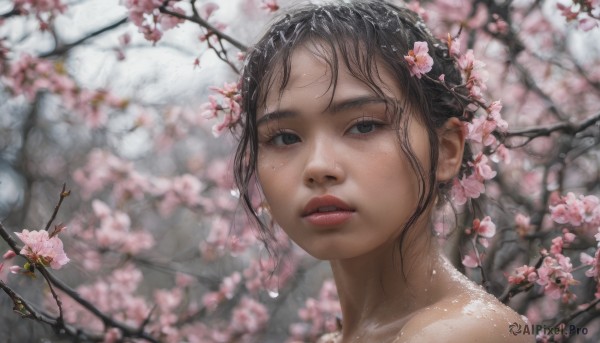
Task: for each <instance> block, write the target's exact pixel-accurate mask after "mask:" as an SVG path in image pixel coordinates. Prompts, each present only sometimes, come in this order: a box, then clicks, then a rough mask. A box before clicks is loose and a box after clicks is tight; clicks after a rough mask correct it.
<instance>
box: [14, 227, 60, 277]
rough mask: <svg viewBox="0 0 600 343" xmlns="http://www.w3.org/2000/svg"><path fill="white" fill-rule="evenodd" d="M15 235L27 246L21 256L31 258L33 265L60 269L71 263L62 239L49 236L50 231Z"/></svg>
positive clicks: (24, 231)
mask: <svg viewBox="0 0 600 343" xmlns="http://www.w3.org/2000/svg"><path fill="white" fill-rule="evenodd" d="M15 235H17V237H19V239H20V240H21V241H22V242H23V243H24V244H25V246H23V249H21V251H20V254H21V255H24V256H26V257H27V258H29V259H30V260H31V261H32V262H33V263H36V264H40V265H42V266H50V267H51V268H52V269H60V268H62V266H64V265H65V264H67V263H68V262H69V258H68V257H67V255H66V254H65V252H64V250H63V243H62V241H61V240H60V238H58V237H57V236H49V235H48V231H46V230H39V231H29V230H23V231H22V232H16V233H15Z"/></svg>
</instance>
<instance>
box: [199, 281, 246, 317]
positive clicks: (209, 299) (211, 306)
mask: <svg viewBox="0 0 600 343" xmlns="http://www.w3.org/2000/svg"><path fill="white" fill-rule="evenodd" d="M241 281H242V275H241V274H240V273H239V272H234V273H233V274H231V275H229V276H227V277H225V278H223V281H222V282H221V285H220V286H219V290H218V291H216V292H208V293H206V294H204V296H203V297H202V304H203V305H204V307H206V309H208V310H209V311H214V310H216V309H217V307H218V306H219V304H221V303H222V302H223V301H224V300H225V299H231V298H233V296H234V295H235V290H236V289H237V287H238V285H239V284H240V282H241Z"/></svg>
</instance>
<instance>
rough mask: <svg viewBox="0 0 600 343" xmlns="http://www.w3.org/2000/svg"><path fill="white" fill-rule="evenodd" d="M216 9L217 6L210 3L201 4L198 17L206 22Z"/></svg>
mask: <svg viewBox="0 0 600 343" xmlns="http://www.w3.org/2000/svg"><path fill="white" fill-rule="evenodd" d="M218 9H219V5H217V4H215V3H214V2H212V1H210V2H207V3H205V4H203V5H202V7H200V8H199V9H198V13H199V14H200V17H202V19H205V20H207V19H208V18H209V17H210V16H211V15H212V14H213V13H214V12H215V11H216V10H218Z"/></svg>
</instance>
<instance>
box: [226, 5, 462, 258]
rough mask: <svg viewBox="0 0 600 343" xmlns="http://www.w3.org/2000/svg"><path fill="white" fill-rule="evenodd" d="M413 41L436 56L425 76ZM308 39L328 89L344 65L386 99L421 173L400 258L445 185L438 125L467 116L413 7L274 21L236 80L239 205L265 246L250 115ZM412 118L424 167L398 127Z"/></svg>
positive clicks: (445, 61)
mask: <svg viewBox="0 0 600 343" xmlns="http://www.w3.org/2000/svg"><path fill="white" fill-rule="evenodd" d="M418 41H422V42H427V44H428V47H429V49H430V50H429V54H430V55H431V57H432V58H433V60H434V62H433V69H432V70H431V71H430V72H429V73H427V76H428V77H429V78H426V77H423V78H421V79H419V78H417V77H414V76H411V75H410V71H409V68H408V64H407V62H406V61H405V60H404V55H407V54H408V51H409V50H411V49H413V46H414V43H415V42H418ZM307 43H310V44H313V45H315V46H317V48H318V51H319V56H318V57H319V58H322V59H323V60H324V61H325V62H326V63H327V65H328V68H330V70H331V73H332V79H331V84H330V87H332V90H333V92H332V94H334V93H335V87H336V83H337V75H338V72H339V70H340V65H339V63H343V66H344V67H346V68H347V69H348V71H349V72H350V73H351V74H352V75H353V76H354V77H356V78H357V79H358V80H361V81H362V82H364V83H365V84H366V85H368V86H369V87H370V88H371V89H372V90H373V91H374V92H375V93H376V94H377V95H378V96H380V97H382V98H383V99H385V101H386V106H387V109H388V112H389V113H390V114H391V117H392V118H393V119H394V127H395V128H396V129H397V132H398V140H399V143H400V146H401V150H402V152H403V154H404V155H405V156H406V158H407V159H408V161H409V162H410V165H411V167H412V169H413V170H414V172H415V173H416V175H417V176H418V179H419V199H418V202H417V205H416V209H415V211H414V212H413V214H412V215H411V216H410V217H409V219H408V220H407V222H406V223H405V224H404V226H403V228H402V231H401V233H400V236H399V237H398V241H397V243H398V249H399V251H400V254H401V255H400V256H401V258H402V244H403V241H404V240H405V238H406V235H407V233H408V229H409V228H410V227H411V226H412V225H413V224H414V223H415V222H416V221H417V220H418V219H419V218H420V217H421V216H422V215H423V213H425V212H426V211H427V209H428V208H430V206H431V204H432V203H433V201H434V200H435V195H436V194H435V193H436V192H438V191H441V192H445V191H446V190H447V189H448V186H447V185H448V183H445V182H441V183H439V182H438V181H437V180H436V176H435V175H436V170H437V164H438V163H437V161H438V155H439V153H438V150H439V139H438V129H439V128H441V127H442V126H443V125H444V123H445V122H446V121H447V120H448V119H450V118H452V117H457V118H459V119H461V120H466V119H467V118H466V116H467V114H468V111H467V110H466V104H464V103H462V102H461V101H460V98H458V97H456V96H455V95H454V94H452V92H450V91H449V90H448V89H447V88H445V87H444V85H443V84H441V83H440V82H435V81H434V80H437V79H438V78H439V77H440V76H441V75H442V74H443V75H444V78H445V81H446V83H447V84H453V85H460V84H461V83H462V79H461V74H460V72H459V71H458V69H457V68H456V66H455V63H454V60H453V59H452V58H451V57H450V56H449V52H448V49H447V47H446V45H445V44H444V43H442V42H441V41H439V40H437V39H435V38H434V37H433V36H432V34H431V33H430V31H429V30H428V28H427V27H426V26H425V24H424V22H423V21H422V19H421V18H420V17H419V16H418V15H417V14H416V13H414V12H412V11H410V10H409V9H407V8H403V7H399V6H396V5H393V4H390V3H388V2H385V1H376V0H366V1H343V2H342V1H336V2H329V3H326V4H320V5H317V4H306V5H303V6H302V7H297V8H295V9H292V10H291V11H289V12H287V13H286V14H284V15H283V16H281V17H280V18H279V19H278V20H276V21H275V22H274V24H272V26H271V27H270V29H269V30H268V31H267V32H266V33H265V34H264V36H263V37H262V38H261V39H260V40H259V41H258V43H256V44H255V45H254V46H253V47H251V48H250V49H249V51H248V52H247V56H246V60H245V65H244V68H243V71H242V76H241V80H240V89H241V95H242V106H241V107H242V123H241V132H239V144H238V147H237V151H236V155H235V160H234V176H235V181H236V185H237V187H238V189H239V192H240V200H241V202H242V206H243V207H244V208H245V209H246V211H247V212H248V213H249V215H250V217H251V218H253V219H254V220H255V221H256V223H257V224H258V226H259V229H260V238H261V240H262V241H263V243H264V244H265V246H266V248H267V251H269V252H271V251H270V250H269V242H270V241H272V240H273V239H274V235H273V232H272V230H271V229H270V227H269V224H268V221H265V220H264V218H263V217H262V215H261V214H260V213H259V211H258V210H257V209H256V208H255V206H254V205H253V203H252V194H251V193H252V189H254V188H253V187H254V186H256V184H255V182H256V167H257V158H258V153H259V149H258V148H259V144H258V140H259V139H258V132H257V125H256V116H257V112H258V111H259V109H260V108H261V106H264V104H265V100H266V98H267V95H268V93H269V92H271V91H272V90H279V92H280V93H279V96H281V93H282V92H283V89H284V88H285V86H286V84H287V83H288V81H289V76H290V71H291V68H292V67H293V66H292V65H291V58H292V55H293V53H294V52H295V50H296V49H297V48H299V47H301V46H303V45H305V44H307ZM381 68H385V69H386V70H387V71H388V72H389V73H391V75H392V77H393V78H394V79H395V80H396V83H397V84H396V85H394V86H397V87H399V89H400V90H401V92H402V93H403V95H404V99H391V98H389V96H386V95H385V93H384V92H383V90H382V89H381V87H380V86H378V83H377V82H376V81H378V80H380V79H379V73H378V71H377V69H381ZM379 84H381V83H379ZM332 97H333V95H332ZM332 99H333V98H332ZM408 114H410V115H408ZM412 116H416V118H415V119H416V120H418V121H419V122H420V123H421V124H423V125H424V127H425V128H426V130H427V134H428V139H429V146H430V161H429V165H430V168H429V170H424V168H423V166H422V164H421V163H420V162H419V160H418V159H417V157H416V156H415V154H414V152H413V151H412V149H411V147H410V144H409V142H408V132H407V130H405V128H406V127H407V125H402V123H404V124H406V123H407V120H410V119H411V117H412ZM464 160H465V158H463V161H464Z"/></svg>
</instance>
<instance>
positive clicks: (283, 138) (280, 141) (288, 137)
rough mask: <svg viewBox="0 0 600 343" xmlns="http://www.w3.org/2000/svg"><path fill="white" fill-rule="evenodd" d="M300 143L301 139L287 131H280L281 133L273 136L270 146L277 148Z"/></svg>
mask: <svg viewBox="0 0 600 343" xmlns="http://www.w3.org/2000/svg"><path fill="white" fill-rule="evenodd" d="M298 142H300V137H298V136H297V135H295V134H293V133H290V132H285V131H280V132H279V133H276V134H274V135H273V136H271V138H270V139H269V144H272V145H275V146H285V145H292V144H295V143H298Z"/></svg>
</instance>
